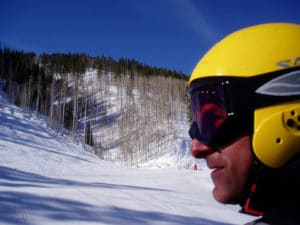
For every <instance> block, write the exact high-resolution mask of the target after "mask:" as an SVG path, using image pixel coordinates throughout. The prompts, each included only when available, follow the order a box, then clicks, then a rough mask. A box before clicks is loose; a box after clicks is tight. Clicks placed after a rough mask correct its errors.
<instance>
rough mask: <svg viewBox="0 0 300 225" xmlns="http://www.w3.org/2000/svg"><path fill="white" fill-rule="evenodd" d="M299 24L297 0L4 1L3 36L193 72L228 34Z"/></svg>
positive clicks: (39, 46) (13, 44) (36, 48)
mask: <svg viewBox="0 0 300 225" xmlns="http://www.w3.org/2000/svg"><path fill="white" fill-rule="evenodd" d="M266 22H293V23H300V1H297V0H285V1H275V0H273V1H272V0H260V1H257V0H251V1H242V0H239V1H237V0H236V1H230V0H227V1H222V0H49V1H46V0H45V1H42V0H0V41H1V44H2V45H5V46H8V47H10V48H13V49H18V50H24V51H33V52H36V53H37V54H39V53H43V52H47V53H53V52H65V53H68V52H74V53H86V54H88V55H90V56H96V55H104V56H112V57H113V58H114V59H119V58H120V57H126V58H134V59H136V60H138V61H140V62H142V63H145V64H148V65H151V66H158V67H164V68H168V69H175V70H177V71H182V72H184V73H186V74H187V75H189V74H190V73H191V72H192V70H193V68H194V66H195V65H196V63H197V62H198V60H199V59H200V58H201V56H203V54H204V53H205V52H206V51H207V50H208V49H209V48H210V47H212V45H213V44H214V43H216V42H217V41H219V40H220V39H222V38H223V37H224V36H225V35H227V34H229V33H230V32H233V31H235V30H237V29H240V28H243V27H245V26H250V25H254V24H258V23H266Z"/></svg>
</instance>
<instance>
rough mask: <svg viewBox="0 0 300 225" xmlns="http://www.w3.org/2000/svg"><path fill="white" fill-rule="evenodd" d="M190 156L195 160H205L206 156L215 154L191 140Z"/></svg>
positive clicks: (202, 144) (210, 149)
mask: <svg viewBox="0 0 300 225" xmlns="http://www.w3.org/2000/svg"><path fill="white" fill-rule="evenodd" d="M191 152H192V155H193V156H194V157H195V158H197V159H202V158H206V157H207V156H208V155H210V154H212V153H214V152H215V150H214V149H213V148H211V147H209V146H207V145H205V144H204V143H202V142H200V141H198V140H197V139H193V141H192V146H191Z"/></svg>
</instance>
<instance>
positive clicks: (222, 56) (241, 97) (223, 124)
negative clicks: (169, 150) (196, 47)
mask: <svg viewBox="0 0 300 225" xmlns="http://www.w3.org/2000/svg"><path fill="white" fill-rule="evenodd" d="M299 40H300V25H299V24H292V23H267V24H260V25H255V26H251V27H247V28H244V29H241V30H238V31H236V32H234V33H232V34H230V35H228V36H227V37H225V38H224V39H223V40H221V41H220V42H218V43H217V44H216V45H214V46H213V47H212V48H211V49H210V50H209V51H208V52H207V53H206V54H205V55H204V56H203V58H202V59H201V60H200V61H199V63H198V64H197V65H196V67H195V69H194V70H193V72H192V75H191V77H190V79H189V82H188V85H189V94H190V96H191V102H192V108H193V115H194V121H195V123H194V124H193V126H192V128H191V131H195V130H196V131H197V132H196V133H197V134H196V135H195V132H191V131H190V133H192V134H191V136H195V137H196V138H197V139H199V140H201V141H203V142H204V143H206V144H208V145H211V146H213V147H219V146H221V145H224V144H226V143H228V142H229V141H232V140H233V138H236V137H237V136H238V135H241V134H243V132H245V131H246V130H248V131H249V129H251V131H250V132H251V133H253V137H252V148H253V152H254V154H255V156H256V157H257V158H258V159H259V160H260V161H261V162H262V163H263V164H265V165H266V166H268V167H271V168H279V167H282V166H283V165H284V164H286V163H287V162H288V161H289V160H290V159H292V158H293V157H294V156H296V155H298V154H299V153H300V41H299ZM248 122H249V123H248ZM241 124H245V128H241ZM231 133H232V134H231Z"/></svg>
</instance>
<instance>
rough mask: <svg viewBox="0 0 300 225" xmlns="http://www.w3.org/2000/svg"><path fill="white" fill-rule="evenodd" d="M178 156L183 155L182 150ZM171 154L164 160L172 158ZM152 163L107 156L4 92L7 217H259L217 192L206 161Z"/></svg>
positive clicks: (76, 220)
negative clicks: (136, 164) (196, 166)
mask: <svg viewBox="0 0 300 225" xmlns="http://www.w3.org/2000/svg"><path fill="white" fill-rule="evenodd" d="M173 155H177V158H179V159H181V156H180V152H178V151H177V153H174V154H173ZM167 159H168V157H167V156H165V157H164V160H165V162H167V163H162V162H163V161H164V160H163V159H162V158H161V159H160V162H159V164H158V165H170V162H172V160H167ZM182 160H184V159H182ZM158 161H159V160H158ZM148 166H149V165H148ZM152 166H153V167H152V169H146V168H139V169H137V168H132V167H124V166H117V165H115V164H112V163H110V162H107V161H103V160H101V159H99V158H98V157H96V156H95V155H94V154H93V153H91V152H90V150H89V148H84V147H83V146H82V145H81V143H80V142H76V141H74V139H73V138H70V137H66V136H61V135H60V134H57V132H56V131H54V130H52V129H49V128H48V127H47V123H46V121H45V118H43V117H37V116H36V114H35V113H33V112H25V111H24V110H23V109H20V108H18V107H16V106H15V105H12V104H10V103H9V102H8V100H7V98H6V97H5V96H4V94H3V93H2V92H1V94H0V224H5V225H11V224H18V225H40V224H43V225H48V224H49V225H50V224H51V225H53V224H55V225H56V224H64V225H67V224H72V225H73V224H81V225H85V224H89V225H91V224H97V225H99V224H105V225H109V224H112V225H115V224H128V225H129V224H130V225H140V224H148V225H162V224H165V225H184V224H186V225H193V224H195V225H196V224H203V225H229V224H243V223H245V221H248V220H250V219H251V217H249V216H245V215H241V214H239V213H237V210H238V207H235V206H224V205H221V204H218V203H216V202H215V201H214V200H213V199H212V197H211V194H210V191H211V188H212V184H211V181H210V178H209V170H207V169H205V167H204V168H202V169H201V170H198V171H194V170H185V169H182V170H178V169H176V168H172V167H169V168H160V169H153V168H154V167H156V168H158V166H155V162H154V161H152Z"/></svg>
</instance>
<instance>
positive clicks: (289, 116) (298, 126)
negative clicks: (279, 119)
mask: <svg viewBox="0 0 300 225" xmlns="http://www.w3.org/2000/svg"><path fill="white" fill-rule="evenodd" d="M283 114H284V123H285V125H286V128H287V129H288V130H290V131H291V132H292V133H299V131H300V108H296V109H292V110H289V111H286V112H284V113H283Z"/></svg>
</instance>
